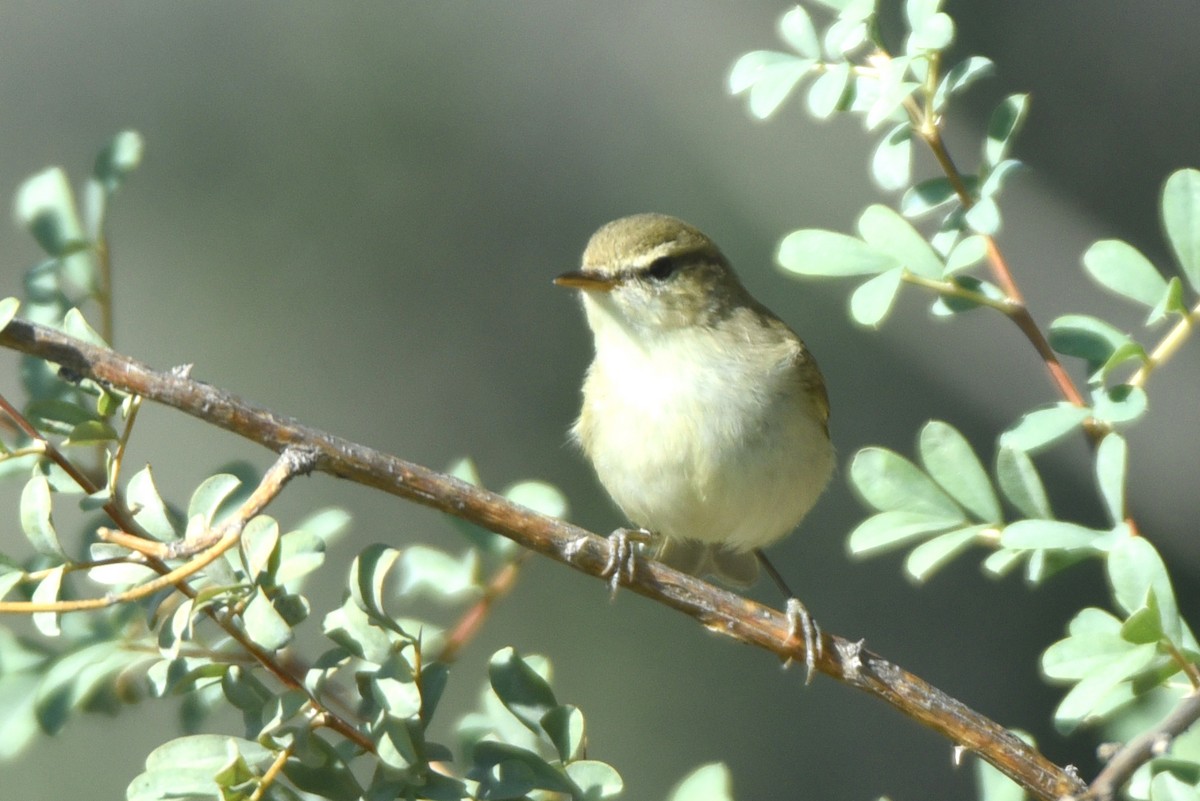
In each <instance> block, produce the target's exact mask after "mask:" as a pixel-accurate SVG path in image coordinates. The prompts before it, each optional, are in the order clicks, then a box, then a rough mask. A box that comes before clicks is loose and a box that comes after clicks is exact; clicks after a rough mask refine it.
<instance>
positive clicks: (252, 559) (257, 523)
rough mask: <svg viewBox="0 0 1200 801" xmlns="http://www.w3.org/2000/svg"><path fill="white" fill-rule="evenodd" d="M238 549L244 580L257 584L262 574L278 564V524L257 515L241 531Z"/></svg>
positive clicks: (271, 519) (264, 516)
mask: <svg viewBox="0 0 1200 801" xmlns="http://www.w3.org/2000/svg"><path fill="white" fill-rule="evenodd" d="M239 544H240V546H241V547H240V548H239V549H238V550H239V551H240V553H241V556H242V568H243V569H244V570H245V571H246V578H248V579H249V580H250V581H252V582H255V583H258V582H259V580H260V577H262V575H263V574H264V573H269V572H271V570H272V564H275V565H277V564H279V523H277V522H276V521H275V519H274V518H272V517H269V516H267V515H258V516H257V517H254V518H252V519H251V520H250V522H249V523H247V524H246V526H245V528H244V529H243V530H242V536H241V539H240V540H239Z"/></svg>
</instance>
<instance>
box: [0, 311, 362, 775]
mask: <svg viewBox="0 0 1200 801" xmlns="http://www.w3.org/2000/svg"><path fill="white" fill-rule="evenodd" d="M20 325H27V326H28V327H29V328H30V330H34V329H41V330H42V331H43V332H48V333H57V332H53V331H52V329H48V328H44V327H41V326H37V325H34V324H26V323H19V324H18V327H19V326H20ZM13 327H14V326H12V325H11V324H10V325H9V327H8V328H6V329H5V331H6V332H7V331H11V330H12V329H13ZM59 336H61V337H62V339H63V340H65V341H68V342H73V343H74V344H76V345H82V344H84V343H81V342H78V341H77V340H71V339H70V337H66V336H65V335H59ZM0 337H2V335H0ZM93 350H95V351H96V352H98V353H112V351H108V350H105V349H102V348H93ZM48 361H53V362H58V363H59V364H61V365H62V369H64V370H68V369H69V368H68V367H67V365H66V364H65V363H64V362H62V361H61V360H59V359H53V358H49V359H48ZM186 373H187V371H186V370H181V371H176V372H175V376H176V377H178V378H180V379H185V378H186ZM77 375H80V376H82V373H80V374H77ZM112 386H120V384H119V383H116V382H114V383H113V384H112ZM0 410H2V411H3V412H4V413H5V414H6V415H7V416H8V417H9V418H10V419H11V420H12V422H13V424H14V425H16V426H17V427H18V428H19V429H20V430H21V431H23V432H24V433H25V434H27V435H28V436H29V437H30V438H32V439H33V441H34V442H35V443H36V444H37V445H38V446H39V451H40V452H41V453H42V454H43V455H45V456H46V457H48V458H50V459H51V460H53V461H54V462H55V464H58V465H59V466H61V467H62V468H63V470H64V471H65V472H66V473H67V475H69V476H70V477H71V479H72V480H73V481H75V482H76V483H77V484H78V485H79V487H80V488H81V489H83V490H84V491H85V492H86V493H88V494H89V495H90V494H93V493H95V492H97V491H98V489H99V488H98V487H97V485H96V484H95V483H94V482H93V481H92V480H91V479H89V478H88V477H87V476H86V475H84V474H83V473H82V472H80V471H79V470H78V469H76V468H75V465H74V464H73V463H72V462H71V461H70V460H69V459H67V458H66V457H64V456H63V455H62V453H61V452H60V451H59V450H58V449H57V448H56V447H54V444H53V443H51V442H50V441H49V440H47V439H46V438H45V437H44V436H42V434H41V432H39V431H38V430H37V429H36V428H35V427H34V426H33V424H32V423H30V422H29V420H27V419H26V418H25V416H24V415H23V414H21V413H20V412H19V411H18V410H17V409H16V408H15V407H14V406H12V405H11V404H10V403H9V402H8V400H7V399H5V398H4V397H3V395H0ZM127 430H128V429H127ZM298 447H300V446H298ZM278 450H279V452H280V453H282V452H283V451H284V450H287V449H286V448H283V449H278ZM300 450H304V449H303V448H302V447H300ZM305 454H306V456H305V458H306V459H307V451H306V450H305ZM293 457H296V454H293ZM296 458H298V457H296ZM304 469H305V471H306V472H307V471H309V470H311V469H312V468H311V466H310V465H308V464H307V462H305V465H304ZM102 508H103V509H104V512H105V513H106V514H107V515H108V516H109V518H110V519H111V520H112V521H113V522H114V523H116V524H117V526H118V527H120V528H122V529H124V530H125V531H127V532H140V531H141V527H140V526H138V525H137V522H136V521H135V520H134V519H133V515H132V514H130V513H129V510H128V509H127V508H126V507H125V505H124V504H123V503H121V502H120V500H119V498H118V497H117V495H116V488H115V487H114V488H112V492H111V493H110V496H109V500H108V502H106V503H105V504H104V506H103V507H102ZM149 541H151V540H150V538H148V537H147V542H149ZM145 564H146V566H147V567H149V568H150V569H152V570H154V571H155V572H157V573H158V574H159V575H163V574H166V573H168V572H170V568H168V567H167V565H166V564H165V563H164V562H163V561H162V560H161V559H159V558H157V557H155V556H146V561H145ZM174 587H175V589H176V590H177V591H178V592H179V593H180V594H182V595H184V596H186V597H188V598H195V597H196V591H195V590H193V589H192V588H191V587H190V586H189V585H188V584H187V583H186V582H184V581H176V582H175V583H174ZM84 603H85V604H91V606H86V605H85V606H82V607H79V608H76V609H69V610H65V611H81V610H82V609H84V608H93V609H96V608H102V607H104V606H109V605H111V604H110V603H108V602H107V599H89V600H88V601H86V602H84ZM0 611H3V609H2V607H0ZM54 611H64V610H54ZM204 614H205V615H206V616H207V617H208V618H209V619H211V620H212V621H213V622H214V623H216V624H217V625H218V626H220V627H221V628H222V629H223V630H224V631H225V633H226V634H228V635H229V636H230V638H232V639H233V640H234V641H235V642H237V643H238V644H239V645H240V646H241V647H242V649H243V650H245V651H246V653H248V654H250V656H251V657H253V658H254V659H255V660H256V661H257V662H258V663H259V664H261V665H262V666H263V667H264V668H265V669H266V670H267V672H268V673H270V674H271V675H273V676H275V677H276V678H277V679H278V680H279V681H281V682H282V683H283V684H284V686H286V687H289V688H291V689H300V690H305V691H306V692H307V690H306V688H305V687H304V684H303V683H302V682H301V681H300V680H299V679H297V678H296V677H295V676H293V675H292V674H291V673H289V672H288V670H287V668H285V667H284V666H283V665H282V664H281V663H280V662H279V661H278V660H277V659H276V658H275V655H274V654H272V653H270V652H268V651H265V650H263V649H262V648H260V647H259V645H258V643H256V642H254V640H253V639H251V638H250V635H248V634H247V633H246V632H245V631H243V630H242V628H241V626H240V625H239V624H238V622H237V621H236V620H235V617H234V616H233V615H231V614H228V613H226V614H218V613H217V611H216V610H215V609H213V608H212V607H209V606H206V607H205V608H204ZM324 717H325V719H324V722H323V723H322V725H324V726H325V727H326V728H330V729H332V730H334V731H336V732H338V733H339V734H341V735H342V736H343V737H345V738H346V739H347V740H350V741H351V742H353V743H354V744H355V745H357V746H358V747H359V748H361V749H362V750H363V751H366V752H371V753H373V752H374V751H375V745H374V743H372V742H371V741H370V740H369V739H368V738H367V737H366V736H365V735H364V734H363V733H362V732H360V731H359V730H358V729H356V728H355V727H354V726H353V725H352V724H350V723H349V722H347V721H346V720H344V719H343V718H341V717H339V716H338V715H336V714H334V713H333V712H328V713H326V714H325V716H324Z"/></svg>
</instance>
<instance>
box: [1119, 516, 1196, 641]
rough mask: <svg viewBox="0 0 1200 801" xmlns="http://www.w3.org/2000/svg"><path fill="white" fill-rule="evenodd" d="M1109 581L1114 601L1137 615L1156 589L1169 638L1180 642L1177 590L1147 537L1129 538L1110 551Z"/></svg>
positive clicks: (1164, 630) (1163, 626) (1163, 624)
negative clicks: (1173, 587) (1172, 585)
mask: <svg viewBox="0 0 1200 801" xmlns="http://www.w3.org/2000/svg"><path fill="white" fill-rule="evenodd" d="M1107 565H1108V581H1109V584H1110V585H1111V586H1112V591H1113V600H1115V601H1116V602H1117V605H1118V606H1119V607H1120V608H1121V609H1122V610H1123V611H1124V612H1125V613H1126V614H1133V613H1134V612H1136V611H1137V610H1138V609H1140V608H1141V607H1142V606H1144V605H1145V604H1146V602H1147V598H1148V597H1149V595H1150V592H1151V591H1153V593H1154V597H1155V599H1156V601H1157V604H1158V607H1159V610H1160V614H1161V617H1162V629H1163V632H1164V633H1165V634H1166V636H1167V638H1168V639H1170V640H1171V641H1172V642H1174V643H1176V644H1178V643H1179V642H1180V638H1181V635H1182V630H1183V624H1182V621H1181V620H1180V618H1179V607H1178V605H1177V604H1176V602H1175V592H1174V590H1173V589H1172V588H1171V579H1170V578H1169V577H1168V575H1167V567H1166V565H1165V564H1164V563H1163V560H1162V557H1161V556H1159V555H1158V551H1156V550H1155V549H1154V546H1153V545H1151V544H1150V543H1149V542H1148V541H1147V540H1146V539H1145V538H1144V537H1125V538H1123V539H1121V540H1119V541H1118V542H1117V543H1116V544H1115V545H1114V546H1113V547H1112V549H1111V550H1110V551H1109V553H1108V562H1107Z"/></svg>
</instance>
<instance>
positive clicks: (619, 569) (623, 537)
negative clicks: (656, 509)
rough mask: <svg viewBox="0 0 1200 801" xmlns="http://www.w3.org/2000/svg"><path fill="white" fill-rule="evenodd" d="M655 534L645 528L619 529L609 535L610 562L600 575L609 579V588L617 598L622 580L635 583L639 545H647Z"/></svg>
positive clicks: (605, 565)
mask: <svg viewBox="0 0 1200 801" xmlns="http://www.w3.org/2000/svg"><path fill="white" fill-rule="evenodd" d="M652 537H653V534H652V533H651V532H650V531H648V530H647V529H644V528H619V529H617V530H616V531H614V532H613V533H612V534H609V535H608V561H607V562H606V563H605V564H604V571H603V572H602V573H601V574H600V575H601V576H604V577H605V578H607V579H608V586H609V587H610V588H611V590H612V594H613V596H614V597H615V596H616V594H617V588H618V587H620V586H621V579H622V577H624V579H625V582H626V583H629V582H631V581H633V574H634V570H635V567H636V560H637V549H636V547H635V546H637V545H645V544H646V543H649V542H650V541H651V538H652Z"/></svg>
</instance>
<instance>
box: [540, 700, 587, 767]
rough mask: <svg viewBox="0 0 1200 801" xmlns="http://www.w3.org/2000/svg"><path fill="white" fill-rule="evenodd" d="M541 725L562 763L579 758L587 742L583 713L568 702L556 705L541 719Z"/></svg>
mask: <svg viewBox="0 0 1200 801" xmlns="http://www.w3.org/2000/svg"><path fill="white" fill-rule="evenodd" d="M541 727H542V730H543V731H544V732H546V736H547V737H549V738H550V742H552V743H554V750H555V751H557V752H558V758H559V759H561V760H562V761H563V762H564V763H566V762H572V761H574V760H576V759H581V758H582V757H583V755H584V752H585V750H586V749H585V746H586V744H587V740H586V733H585V727H584V721H583V713H582V712H580V711H579V710H578V709H576V708H575V707H573V706H571V705H570V704H564V705H563V706H557V707H555V708H554V709H551V710H550V711H549V712H547V713H546V714H545V715H544V716H543V717H542V719H541Z"/></svg>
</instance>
